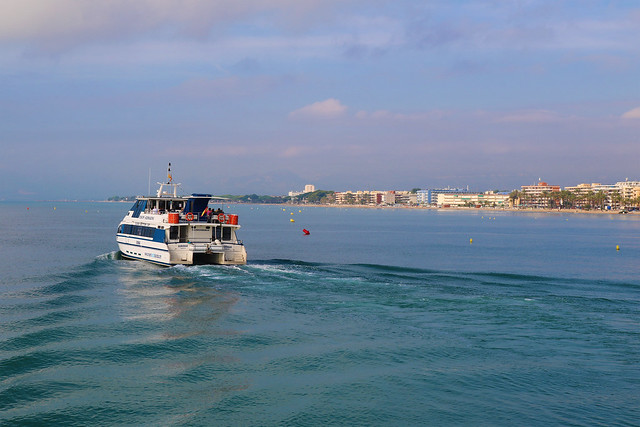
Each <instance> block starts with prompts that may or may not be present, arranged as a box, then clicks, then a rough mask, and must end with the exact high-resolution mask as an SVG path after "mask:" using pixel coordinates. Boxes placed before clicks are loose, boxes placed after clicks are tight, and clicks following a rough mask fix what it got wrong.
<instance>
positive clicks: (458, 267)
mask: <svg viewBox="0 0 640 427" xmlns="http://www.w3.org/2000/svg"><path fill="white" fill-rule="evenodd" d="M128 208H129V204H119V203H80V202H78V203H61V202H56V203H53V202H38V203H7V202H2V203H0V236H1V237H0V242H1V243H2V245H1V246H0V425H3V426H4V425H8V426H11V425H55V424H60V425H87V424H99V425H132V424H136V425H137V424H142V425H189V426H190V425H308V426H315V425H394V426H395V425H434V426H440V425H545V426H546V425H639V423H640V399H639V396H640V217H636V216H630V215H627V216H624V215H563V214H523V213H515V214H514V213H506V212H490V213H489V212H480V211H467V212H445V211H431V210H429V211H426V210H376V209H332V208H318V207H316V208H313V207H307V208H302V209H299V208H297V207H296V208H291V207H286V208H285V210H283V207H281V206H251V205H239V206H235V205H234V206H231V209H229V211H232V212H236V213H238V214H239V215H240V223H241V224H242V225H243V228H242V230H241V234H240V237H241V238H242V239H243V240H244V242H245V245H246V247H247V252H248V255H249V264H248V265H246V266H242V267H224V266H199V267H188V268H185V267H172V268H160V267H156V266H153V265H149V264H146V263H141V262H135V261H125V260H121V259H119V256H118V253H117V247H116V244H115V231H116V227H117V225H118V222H119V221H120V219H121V218H122V217H123V216H124V215H125V214H126V211H127V210H128ZM299 210H300V211H299ZM292 214H293V215H292ZM290 219H294V220H295V222H291V221H290ZM303 228H307V229H308V230H310V231H311V235H309V236H304V235H303V233H302V231H301V230H302V229H303ZM470 239H473V243H470ZM616 245H619V246H620V250H619V251H617V250H616Z"/></svg>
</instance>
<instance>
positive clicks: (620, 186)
mask: <svg viewBox="0 0 640 427" xmlns="http://www.w3.org/2000/svg"><path fill="white" fill-rule="evenodd" d="M615 187H616V189H617V190H618V191H619V192H620V196H622V198H623V199H627V200H633V199H634V198H635V197H637V193H638V189H639V188H640V181H629V179H626V180H625V181H619V182H616V184H615Z"/></svg>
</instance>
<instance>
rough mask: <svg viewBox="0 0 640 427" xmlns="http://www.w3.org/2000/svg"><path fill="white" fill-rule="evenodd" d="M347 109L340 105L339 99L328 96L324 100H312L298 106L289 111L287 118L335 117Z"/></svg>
mask: <svg viewBox="0 0 640 427" xmlns="http://www.w3.org/2000/svg"><path fill="white" fill-rule="evenodd" d="M346 111H347V106H346V105H342V103H341V102H340V100H338V99H335V98H329V99H327V100H325V101H318V102H314V103H313V104H311V105H307V106H305V107H302V108H299V109H297V110H295V111H292V112H291V113H289V118H292V119H296V118H324V119H330V118H336V117H340V116H342V115H343V114H344V113H345V112H346Z"/></svg>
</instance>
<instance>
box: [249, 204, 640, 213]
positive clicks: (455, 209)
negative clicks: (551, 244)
mask: <svg viewBox="0 0 640 427" xmlns="http://www.w3.org/2000/svg"><path fill="white" fill-rule="evenodd" d="M240 204H242V203H240ZM261 205H264V206H270V205H269V204H266V203H265V204H261ZM276 206H291V207H309V206H310V207H314V206H315V207H325V208H347V209H354V208H361V209H410V210H437V211H447V212H449V211H452V212H515V213H526V214H532V213H533V214H536V213H545V214H563V213H567V214H596V215H621V214H620V211H619V210H599V209H592V210H584V209H575V208H574V209H536V208H527V209H520V208H489V207H482V208H474V207H468V208H467V207H448V208H439V207H435V206H370V205H335V204H322V205H320V204H318V205H316V204H313V205H312V204H308V205H292V204H282V205H276ZM639 214H640V212H638V211H634V212H627V213H626V214H622V215H639Z"/></svg>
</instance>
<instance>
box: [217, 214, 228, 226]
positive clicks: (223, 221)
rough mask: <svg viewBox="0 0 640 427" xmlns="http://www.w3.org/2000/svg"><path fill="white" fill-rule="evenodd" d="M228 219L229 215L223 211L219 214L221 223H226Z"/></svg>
mask: <svg viewBox="0 0 640 427" xmlns="http://www.w3.org/2000/svg"><path fill="white" fill-rule="evenodd" d="M226 220H227V217H226V216H225V215H224V214H223V213H221V214H218V221H220V224H224V223H225V222H226Z"/></svg>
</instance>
